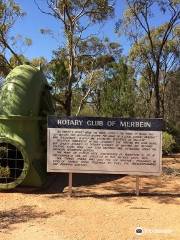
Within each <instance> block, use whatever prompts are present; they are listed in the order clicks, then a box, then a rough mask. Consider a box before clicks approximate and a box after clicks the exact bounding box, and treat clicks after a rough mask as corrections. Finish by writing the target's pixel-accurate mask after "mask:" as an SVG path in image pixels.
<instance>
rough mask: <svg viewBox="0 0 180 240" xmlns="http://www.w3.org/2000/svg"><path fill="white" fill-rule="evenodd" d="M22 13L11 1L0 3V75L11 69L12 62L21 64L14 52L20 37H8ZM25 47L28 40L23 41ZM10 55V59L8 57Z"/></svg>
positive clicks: (20, 59)
mask: <svg viewBox="0 0 180 240" xmlns="http://www.w3.org/2000/svg"><path fill="white" fill-rule="evenodd" d="M23 16H24V12H23V11H22V10H21V8H20V6H19V5H18V4H16V3H15V2H14V1H13V0H1V1H0V75H1V77H4V76H6V75H7V74H8V73H9V71H10V70H11V69H12V68H13V65H12V64H11V63H12V62H13V63H15V62H16V64H22V56H19V55H18V54H17V53H16V51H15V50H14V48H13V47H14V46H15V44H16V42H17V41H19V40H20V39H19V38H20V36H9V32H10V30H11V28H12V27H13V26H14V24H15V22H16V21H17V19H18V18H19V17H23ZM25 41H26V43H27V45H29V44H30V40H29V39H25ZM9 53H10V58H9V57H8V56H9Z"/></svg>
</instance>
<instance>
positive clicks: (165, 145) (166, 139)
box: [162, 132, 176, 154]
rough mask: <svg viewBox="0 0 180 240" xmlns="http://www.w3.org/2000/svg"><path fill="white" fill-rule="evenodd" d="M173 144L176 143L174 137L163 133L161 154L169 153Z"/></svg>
mask: <svg viewBox="0 0 180 240" xmlns="http://www.w3.org/2000/svg"><path fill="white" fill-rule="evenodd" d="M175 144H176V141H175V139H174V137H173V136H172V135H171V134H169V133H168V132H163V138H162V151H163V154H168V153H171V152H172V150H173V148H174V146H175Z"/></svg>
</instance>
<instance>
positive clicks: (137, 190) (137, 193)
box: [136, 176, 140, 196]
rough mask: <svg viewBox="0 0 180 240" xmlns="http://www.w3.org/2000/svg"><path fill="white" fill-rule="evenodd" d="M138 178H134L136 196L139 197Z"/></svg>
mask: <svg viewBox="0 0 180 240" xmlns="http://www.w3.org/2000/svg"><path fill="white" fill-rule="evenodd" d="M139 179H140V178H139V176H136V196H139Z"/></svg>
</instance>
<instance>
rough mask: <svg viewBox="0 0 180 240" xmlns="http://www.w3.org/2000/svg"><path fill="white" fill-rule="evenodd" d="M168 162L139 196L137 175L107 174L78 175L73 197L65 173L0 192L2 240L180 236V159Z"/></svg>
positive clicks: (147, 181) (173, 238) (132, 239)
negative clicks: (39, 185)
mask: <svg viewBox="0 0 180 240" xmlns="http://www.w3.org/2000/svg"><path fill="white" fill-rule="evenodd" d="M165 162H166V164H165V165H164V174H163V176H161V177H151V178H142V179H141V182H140V186H141V195H140V196H139V197H136V196H135V194H134V188H135V177H131V176H126V177H123V178H122V177H120V176H107V175H106V176H102V175H99V176H97V175H88V176H87V175H78V176H75V178H74V182H75V185H76V186H75V187H74V196H73V197H72V198H71V199H68V198H67V187H65V188H64V190H63V192H61V188H62V186H61V185H62V184H60V183H61V182H62V177H57V178H56V180H55V182H54V183H52V182H51V184H50V186H49V187H48V188H46V189H44V190H41V191H39V190H38V191H37V190H36V191H35V190H33V189H23V188H18V189H16V190H14V191H13V192H8V193H7V192H6V193H0V220H1V221H0V240H33V239H35V240H135V239H143V240H144V239H145V240H146V239H147V240H149V239H150V240H151V239H153V240H154V239H155V240H156V239H157V240H161V239H163V240H164V239H166V240H179V239H180V174H179V173H180V172H179V169H180V158H178V159H175V160H174V159H172V158H171V159H166V160H165ZM80 182H81V184H80ZM137 227H140V228H142V231H143V233H142V234H141V235H137V234H136V233H135V230H136V228H137Z"/></svg>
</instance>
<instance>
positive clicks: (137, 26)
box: [117, 0, 180, 117]
mask: <svg viewBox="0 0 180 240" xmlns="http://www.w3.org/2000/svg"><path fill="white" fill-rule="evenodd" d="M127 4H128V8H127V9H126V12H125V14H124V19H123V21H121V22H119V23H118V24H117V30H119V29H120V27H121V26H122V24H123V27H124V29H125V30H126V34H127V35H128V36H129V37H130V39H131V40H132V42H133V44H134V46H133V51H132V52H133V54H134V60H135V61H136V63H139V64H138V65H139V66H141V67H142V66H143V70H142V68H141V71H140V73H142V72H144V73H145V72H146V73H147V72H148V75H146V79H148V84H149V85H150V86H151V87H150V91H153V92H154V97H155V108H154V109H155V112H154V116H155V117H160V116H162V112H161V100H162V98H161V93H160V88H161V86H160V85H161V80H162V72H164V71H166V72H167V67H169V66H170V65H171V64H172V63H173V60H172V59H171V54H172V52H173V51H170V50H168V54H167V49H168V47H167V46H168V44H170V43H172V42H173V41H174V40H175V38H176V36H177V35H176V27H177V25H178V23H179V17H180V11H179V6H180V5H179V1H176V0H158V1H155V0H149V1H146V0H127ZM153 7H156V9H157V8H159V12H161V14H167V16H169V20H168V21H167V22H166V23H164V24H163V25H161V26H159V27H157V28H154V27H152V26H151V25H150V20H151V17H152V16H153V13H152V8H153ZM171 50H172V49H171ZM137 53H138V55H137V56H136V54H137ZM131 54H132V53H131ZM176 59H177V58H176ZM169 61H170V62H169ZM145 69H146V71H145Z"/></svg>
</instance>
